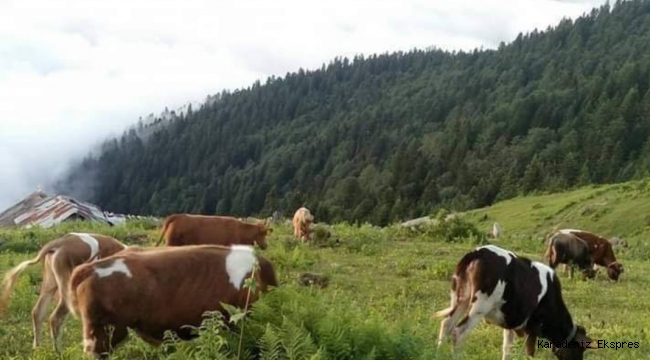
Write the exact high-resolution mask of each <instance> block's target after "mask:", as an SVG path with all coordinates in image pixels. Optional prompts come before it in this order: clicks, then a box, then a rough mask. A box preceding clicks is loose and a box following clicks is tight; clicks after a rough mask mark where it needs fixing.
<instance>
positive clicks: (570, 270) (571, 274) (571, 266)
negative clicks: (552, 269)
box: [569, 264, 574, 280]
mask: <svg viewBox="0 0 650 360" xmlns="http://www.w3.org/2000/svg"><path fill="white" fill-rule="evenodd" d="M573 267H574V266H573V264H571V265H569V279H571V280H573Z"/></svg>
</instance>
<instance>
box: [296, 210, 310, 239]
mask: <svg viewBox="0 0 650 360" xmlns="http://www.w3.org/2000/svg"><path fill="white" fill-rule="evenodd" d="M313 222H314V216H313V215H312V214H311V213H310V212H309V209H307V208H306V207H301V208H300V209H298V210H296V213H295V214H294V215H293V236H295V237H297V238H299V239H300V240H302V241H306V240H309V239H311V224H312V223H313Z"/></svg>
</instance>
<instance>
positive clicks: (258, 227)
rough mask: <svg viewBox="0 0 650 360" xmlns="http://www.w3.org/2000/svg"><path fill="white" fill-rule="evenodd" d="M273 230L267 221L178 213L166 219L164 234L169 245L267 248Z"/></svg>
mask: <svg viewBox="0 0 650 360" xmlns="http://www.w3.org/2000/svg"><path fill="white" fill-rule="evenodd" d="M272 231H273V229H272V228H267V227H266V224H265V223H263V222H260V223H257V224H249V223H246V222H244V221H241V220H238V219H237V218H234V217H230V216H208V215H191V214H174V215H170V216H168V217H167V219H165V223H164V224H163V229H162V234H161V235H160V239H159V240H158V242H157V243H156V246H158V245H160V243H161V242H162V240H163V239H165V242H166V244H167V246H183V245H224V246H227V245H234V244H240V245H251V246H253V245H255V244H256V243H257V245H259V247H260V248H262V249H266V248H267V246H268V245H267V242H266V235H267V234H269V233H271V232H272Z"/></svg>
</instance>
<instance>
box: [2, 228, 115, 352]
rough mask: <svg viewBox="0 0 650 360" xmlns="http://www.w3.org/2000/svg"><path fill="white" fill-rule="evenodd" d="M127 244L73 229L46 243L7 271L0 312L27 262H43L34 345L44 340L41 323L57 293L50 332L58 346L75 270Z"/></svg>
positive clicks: (5, 305) (34, 321)
mask: <svg viewBox="0 0 650 360" xmlns="http://www.w3.org/2000/svg"><path fill="white" fill-rule="evenodd" d="M125 248H126V246H125V245H124V244H122V243H121V242H119V241H117V240H115V239H113V238H112V237H109V236H106V235H100V234H85V233H70V234H67V235H64V236H62V237H60V238H58V239H55V240H52V241H50V242H49V243H47V244H46V245H45V246H43V248H42V249H41V251H40V252H39V253H38V255H37V256H36V257H35V258H34V259H32V260H27V261H24V262H22V263H20V264H19V265H18V266H16V267H14V268H13V269H11V270H10V271H9V272H7V274H6V275H5V285H4V291H3V293H2V297H0V313H3V312H4V310H6V307H7V303H8V301H9V297H10V296H11V292H12V291H13V288H14V287H15V285H16V281H17V279H18V275H20V273H21V272H23V271H24V270H25V269H26V268H27V267H28V266H30V265H33V264H36V263H39V262H41V261H42V262H43V263H44V265H43V282H42V283H41V293H40V295H39V297H38V300H37V301H36V305H34V308H33V309H32V325H33V327H34V343H33V346H34V348H35V347H37V346H39V344H40V342H41V324H42V323H43V321H44V320H45V315H46V311H47V308H48V306H49V304H50V302H51V301H52V299H53V297H54V296H55V295H58V297H59V302H58V305H57V306H56V309H55V310H54V312H53V313H52V315H51V316H50V334H51V336H52V340H53V342H54V350H55V351H58V349H59V340H60V334H61V326H62V325H63V321H64V320H65V317H66V315H67V314H68V312H69V301H68V296H67V295H68V292H67V289H68V282H69V279H70V274H72V270H73V269H74V268H75V267H76V266H79V265H81V264H83V263H86V262H89V261H92V260H95V259H99V258H104V257H107V256H110V255H113V254H115V253H117V252H119V251H121V250H123V249H125Z"/></svg>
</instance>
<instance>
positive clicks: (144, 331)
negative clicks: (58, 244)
mask: <svg viewBox="0 0 650 360" xmlns="http://www.w3.org/2000/svg"><path fill="white" fill-rule="evenodd" d="M256 263H257V264H259V270H255V271H254V269H255V266H256ZM253 272H254V274H255V275H254V278H255V280H256V282H257V288H256V290H255V292H250V293H249V289H248V288H247V287H245V286H244V281H245V280H246V278H250V277H251V276H252V274H253ZM270 286H277V279H276V276H275V271H274V269H273V265H272V264H271V262H269V261H268V260H266V259H265V258H263V257H257V256H255V254H254V252H253V247H252V246H246V245H232V247H225V246H215V245H194V246H184V247H165V248H154V249H149V250H143V251H126V252H124V253H122V254H117V255H115V256H112V257H109V258H106V259H103V260H100V261H97V262H94V263H90V264H85V265H82V266H79V267H78V268H77V269H75V271H74V272H73V273H72V277H71V279H70V298H71V299H72V303H73V309H74V314H75V315H79V316H81V320H82V324H83V337H84V352H86V353H90V354H92V355H94V356H95V357H96V358H105V357H107V356H108V355H109V353H110V352H111V351H112V350H113V349H114V348H115V347H116V346H117V345H119V344H120V343H121V342H123V341H124V340H125V339H126V337H127V328H131V329H133V330H134V331H135V332H136V333H137V334H138V336H140V337H141V338H142V339H143V340H145V341H146V342H148V343H150V344H152V345H159V344H160V343H161V342H162V340H163V335H164V332H165V331H167V330H170V331H173V332H175V333H176V334H177V335H178V336H179V337H180V338H181V339H184V340H189V339H192V338H194V337H195V336H196V334H195V333H194V332H193V331H192V329H190V328H188V327H187V326H188V325H189V326H195V327H196V326H199V325H201V322H202V320H203V315H204V313H205V312H206V311H215V310H217V311H219V312H221V313H222V314H224V316H226V318H227V317H228V313H227V312H226V311H225V309H224V308H223V307H222V305H221V303H222V302H223V303H225V304H229V305H233V306H237V307H241V308H245V307H246V306H247V304H251V303H253V302H254V301H256V300H257V299H258V296H259V292H260V291H261V292H265V291H267V290H268V288H269V287H270Z"/></svg>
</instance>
